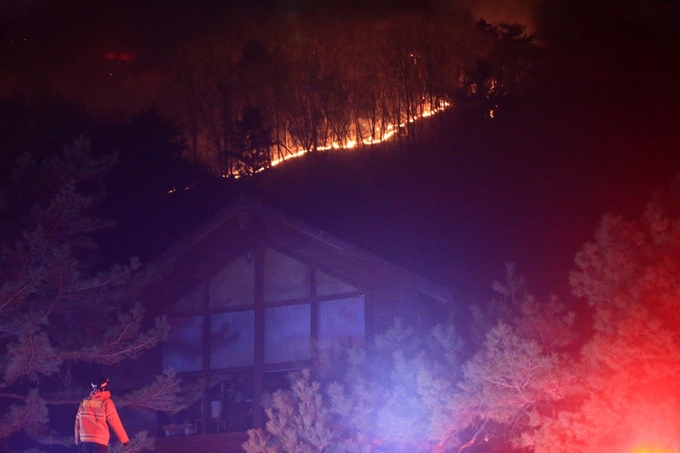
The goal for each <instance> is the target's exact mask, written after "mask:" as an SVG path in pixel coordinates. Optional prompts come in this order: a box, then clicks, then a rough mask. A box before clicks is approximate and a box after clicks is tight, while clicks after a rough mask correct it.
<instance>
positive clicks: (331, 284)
mask: <svg viewBox="0 0 680 453" xmlns="http://www.w3.org/2000/svg"><path fill="white" fill-rule="evenodd" d="M355 291H358V290H357V289H356V288H355V287H354V286H352V285H350V284H349V283H345V282H343V281H341V280H338V279H337V278H335V277H331V276H330V275H328V274H325V273H323V272H321V271H316V293H317V294H318V295H319V296H329V295H332V294H342V293H351V292H355Z"/></svg>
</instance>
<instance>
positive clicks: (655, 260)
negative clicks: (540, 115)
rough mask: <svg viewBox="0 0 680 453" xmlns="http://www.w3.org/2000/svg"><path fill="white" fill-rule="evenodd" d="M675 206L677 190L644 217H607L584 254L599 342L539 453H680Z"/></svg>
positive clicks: (584, 359) (579, 277)
mask: <svg viewBox="0 0 680 453" xmlns="http://www.w3.org/2000/svg"><path fill="white" fill-rule="evenodd" d="M679 201H680V199H678V191H677V186H676V188H675V190H674V191H671V192H670V193H668V194H665V195H660V196H658V197H656V199H655V200H653V201H652V202H651V203H650V204H649V205H648V207H647V209H646V211H645V212H644V214H643V215H642V217H641V218H640V219H638V220H627V219H624V218H622V217H620V216H613V215H608V216H605V217H604V218H603V220H602V223H601V225H600V227H599V228H598V230H597V231H596V233H595V237H594V239H593V241H591V242H589V243H587V244H585V246H584V247H583V248H582V250H581V251H580V252H579V253H578V255H577V257H576V265H577V269H576V270H575V271H574V272H573V273H572V274H571V284H572V287H573V290H574V293H575V294H576V295H577V296H580V297H584V298H586V300H587V301H588V303H589V305H590V307H591V309H592V314H593V335H592V337H591V338H590V339H589V341H588V342H587V343H586V345H585V346H584V348H583V350H582V353H581V358H580V362H579V364H578V366H579V375H580V377H581V381H580V385H579V387H578V388H577V389H575V390H576V391H575V392H574V395H575V398H574V402H575V404H574V405H573V406H572V407H571V408H568V409H570V410H567V408H565V410H563V411H561V412H560V413H559V414H558V417H555V419H554V420H553V421H552V422H551V423H546V424H545V426H544V427H543V428H542V429H541V430H540V431H539V432H538V433H537V436H536V437H534V438H532V439H531V440H532V445H533V446H534V447H535V450H536V451H540V452H551V453H552V452H577V451H578V452H597V451H633V450H634V449H636V448H638V449H641V448H647V449H650V450H649V451H652V450H653V451H669V452H670V451H673V452H676V451H679V449H680V443H679V441H678V432H680V397H679V395H680V386H679V385H678V381H677V375H678V372H679V371H680V336H678V327H677V326H678V325H679V323H680V315H679V314H678V310H677V307H678V303H679V302H680V215H679V214H680V210H679V207H680V203H679ZM645 451H647V450H645Z"/></svg>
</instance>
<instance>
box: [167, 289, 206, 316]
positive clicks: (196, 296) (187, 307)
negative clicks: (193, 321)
mask: <svg viewBox="0 0 680 453" xmlns="http://www.w3.org/2000/svg"><path fill="white" fill-rule="evenodd" d="M180 294H182V293H180ZM204 296H205V285H197V286H195V287H194V288H192V289H189V290H187V291H185V292H184V293H183V294H182V297H180V298H179V299H177V301H176V302H175V303H174V304H173V306H172V309H173V311H174V312H175V313H177V312H180V313H181V312H187V311H193V312H197V311H202V310H203V300H204V299H203V297H204Z"/></svg>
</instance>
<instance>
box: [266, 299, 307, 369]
mask: <svg viewBox="0 0 680 453" xmlns="http://www.w3.org/2000/svg"><path fill="white" fill-rule="evenodd" d="M264 318H265V320H264V322H265V327H264V328H265V331H264V361H265V363H281V362H293V361H296V360H306V359H308V358H309V343H310V338H311V326H310V306H309V304H303V305H289V306H286V307H273V308H268V309H267V310H265V317H264Z"/></svg>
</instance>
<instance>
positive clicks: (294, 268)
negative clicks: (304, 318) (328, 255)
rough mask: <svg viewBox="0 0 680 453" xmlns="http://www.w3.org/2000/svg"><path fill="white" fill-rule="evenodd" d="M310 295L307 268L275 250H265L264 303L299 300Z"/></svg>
mask: <svg viewBox="0 0 680 453" xmlns="http://www.w3.org/2000/svg"><path fill="white" fill-rule="evenodd" d="M310 295H311V285H310V271H309V266H307V265H306V264H304V263H302V262H300V261H298V260H296V259H294V258H291V257H290V256H287V255H284V254H283V253H280V252H277V251H276V250H273V249H270V248H268V249H265V255H264V300H265V303H267V302H278V301H283V300H292V299H301V298H305V297H309V296H310Z"/></svg>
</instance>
